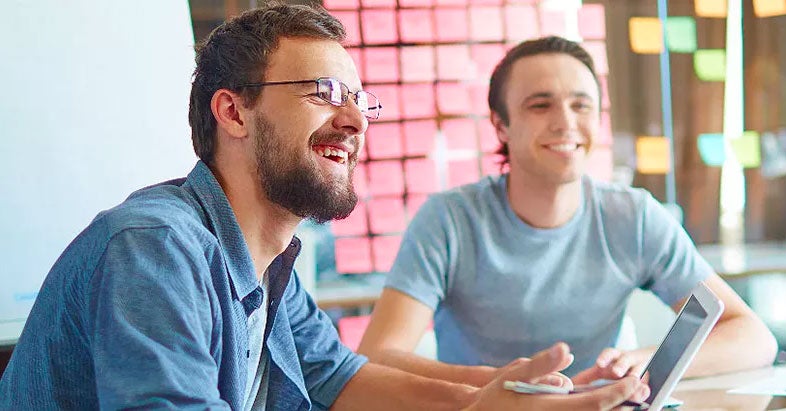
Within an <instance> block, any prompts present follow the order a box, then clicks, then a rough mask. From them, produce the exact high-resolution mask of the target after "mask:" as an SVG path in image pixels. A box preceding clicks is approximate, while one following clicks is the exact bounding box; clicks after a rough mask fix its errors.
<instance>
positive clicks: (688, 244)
mask: <svg viewBox="0 0 786 411" xmlns="http://www.w3.org/2000/svg"><path fill="white" fill-rule="evenodd" d="M642 218H643V224H642V227H643V230H642V234H641V244H642V261H641V264H642V267H643V268H644V271H645V278H646V282H645V284H644V286H643V287H642V288H644V289H650V290H652V292H654V293H655V294H656V295H657V296H658V297H659V298H660V299H661V300H662V301H663V302H665V303H666V304H668V305H670V306H671V305H674V304H676V303H677V302H678V301H679V300H681V299H683V298H685V297H687V296H688V294H690V291H691V290H692V289H693V288H694V287H695V286H696V285H697V284H698V283H699V282H701V281H703V280H704V279H705V278H707V276H709V275H710V274H712V273H714V270H713V269H712V267H711V266H710V265H709V263H707V261H706V260H704V258H703V257H702V256H701V255H700V254H699V252H698V251H697V250H696V246H695V245H694V244H693V241H692V240H691V239H690V237H689V236H688V233H687V232H685V229H683V227H682V226H681V225H680V224H679V222H677V220H676V219H675V218H674V217H673V216H672V215H671V214H670V213H669V212H668V210H666V209H665V208H664V207H663V205H661V204H660V203H659V202H658V201H656V200H655V199H654V198H653V197H652V195H650V194H649V193H647V195H646V196H645V199H644V207H643V217H642Z"/></svg>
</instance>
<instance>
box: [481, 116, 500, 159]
mask: <svg viewBox="0 0 786 411" xmlns="http://www.w3.org/2000/svg"><path fill="white" fill-rule="evenodd" d="M478 136H479V137H480V151H482V152H484V153H493V152H495V151H497V149H498V148H499V139H497V131H496V130H494V126H493V125H492V124H491V120H489V119H481V120H478Z"/></svg>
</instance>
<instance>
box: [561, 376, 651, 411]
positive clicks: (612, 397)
mask: <svg viewBox="0 0 786 411" xmlns="http://www.w3.org/2000/svg"><path fill="white" fill-rule="evenodd" d="M576 395H577V396H583V397H586V399H587V400H588V401H589V402H590V403H594V404H597V405H598V407H599V408H600V409H603V410H610V409H613V408H615V407H617V406H619V405H620V404H622V403H623V402H624V401H626V400H632V401H636V402H640V401H643V400H644V399H646V398H647V396H648V395H649V387H647V385H646V384H644V383H642V382H641V381H640V380H639V379H638V378H636V377H634V376H627V377H625V378H623V379H621V380H619V381H618V382H616V383H614V384H611V385H608V386H605V387H602V388H598V389H597V390H594V391H589V392H586V393H583V394H576Z"/></svg>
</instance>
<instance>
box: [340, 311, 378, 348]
mask: <svg viewBox="0 0 786 411" xmlns="http://www.w3.org/2000/svg"><path fill="white" fill-rule="evenodd" d="M370 321H371V316H370V315H362V316H358V317H341V318H339V319H338V324H337V328H338V336H339V338H340V339H341V342H342V343H343V344H344V345H346V346H347V347H348V348H349V349H350V350H352V351H357V350H358V347H359V346H360V340H362V339H363V334H364V333H365V332H366V328H368V323H369V322H370Z"/></svg>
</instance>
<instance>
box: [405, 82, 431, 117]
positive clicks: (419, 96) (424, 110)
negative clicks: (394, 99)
mask: <svg viewBox="0 0 786 411" xmlns="http://www.w3.org/2000/svg"><path fill="white" fill-rule="evenodd" d="M401 92H402V94H403V95H404V96H406V102H407V103H406V104H404V106H403V107H402V108H401V109H402V111H403V115H404V118H431V117H434V116H435V115H436V110H437V108H436V102H435V100H434V86H433V85H432V84H405V85H403V86H401Z"/></svg>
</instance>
